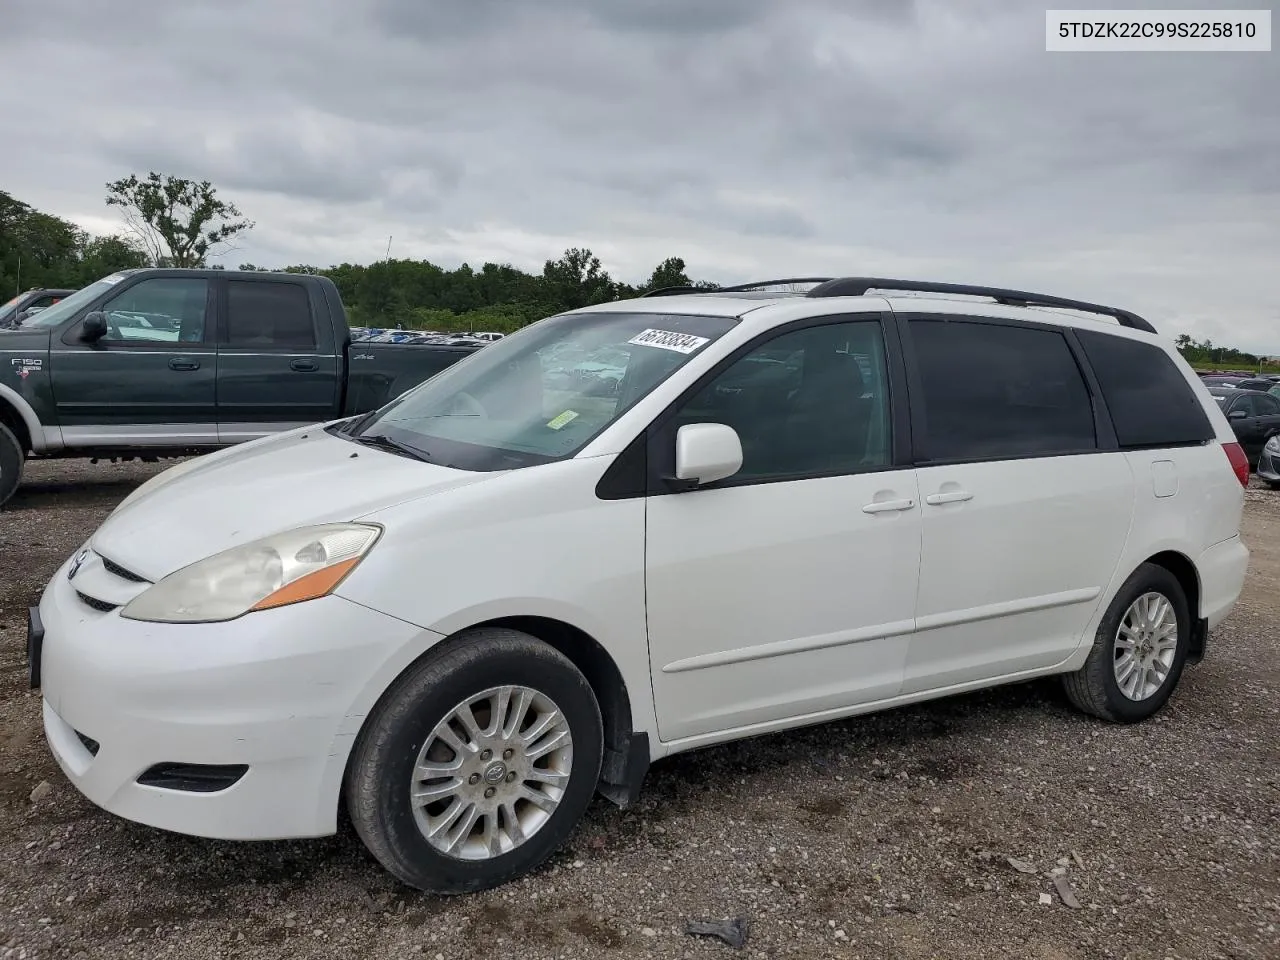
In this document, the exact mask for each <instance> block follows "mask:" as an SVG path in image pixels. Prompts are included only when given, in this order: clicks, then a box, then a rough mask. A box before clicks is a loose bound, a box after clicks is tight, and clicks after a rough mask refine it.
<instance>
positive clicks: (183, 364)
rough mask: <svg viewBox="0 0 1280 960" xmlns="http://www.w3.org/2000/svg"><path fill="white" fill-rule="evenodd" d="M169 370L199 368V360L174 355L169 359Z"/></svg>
mask: <svg viewBox="0 0 1280 960" xmlns="http://www.w3.org/2000/svg"><path fill="white" fill-rule="evenodd" d="M169 369H170V370H199V369H200V361H199V360H192V359H191V358H190V357H174V358H173V359H172V360H170V361H169Z"/></svg>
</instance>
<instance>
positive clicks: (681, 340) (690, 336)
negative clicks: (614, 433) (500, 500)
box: [348, 313, 736, 471]
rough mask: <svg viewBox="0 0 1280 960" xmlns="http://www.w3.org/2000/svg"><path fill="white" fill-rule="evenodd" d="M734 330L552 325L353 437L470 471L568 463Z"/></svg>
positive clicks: (640, 321) (466, 367) (687, 324)
mask: <svg viewBox="0 0 1280 960" xmlns="http://www.w3.org/2000/svg"><path fill="white" fill-rule="evenodd" d="M735 322H736V321H735V319H734V318H732V317H708V316H678V315H672V314H661V313H584V314H562V315H560V316H556V317H550V318H548V319H546V320H542V321H540V322H538V323H536V324H533V325H532V326H529V327H525V328H524V329H522V330H519V331H517V332H516V333H513V334H511V335H509V336H506V337H503V338H502V339H501V340H498V341H496V342H494V343H491V344H490V345H489V346H487V347H485V348H484V349H483V350H479V351H477V352H476V353H474V354H472V355H471V356H470V357H468V358H466V359H465V360H462V361H459V362H458V363H456V364H453V365H452V366H450V367H447V368H446V369H445V370H444V371H442V372H441V373H439V374H437V375H436V376H434V377H432V378H431V379H430V380H428V381H426V382H425V383H423V384H421V385H420V386H418V387H416V388H415V389H413V390H410V391H409V392H407V393H405V394H402V395H401V396H400V397H398V398H397V399H395V400H393V401H392V402H391V403H390V404H388V405H387V406H385V407H383V408H382V409H380V410H378V411H376V412H374V413H372V414H370V415H368V416H367V417H365V418H363V419H362V420H360V421H356V423H355V424H354V425H353V429H352V430H351V431H350V433H349V434H348V435H349V436H350V437H351V438H352V439H354V440H356V441H357V442H366V443H370V444H379V443H380V444H381V445H385V446H389V447H390V446H394V447H395V448H397V449H399V450H400V451H401V452H404V453H406V454H408V455H410V456H417V457H419V458H420V459H423V460H427V461H429V462H431V463H440V464H443V465H447V466H452V467H457V468H459V469H462V470H486V471H487V470H508V469H512V468H515V467H526V466H532V465H535V464H539V463H549V462H551V461H553V460H561V459H564V458H567V457H571V456H573V455H574V454H575V453H577V452H578V451H579V450H580V449H582V448H583V447H584V446H586V444H587V443H588V442H589V441H590V440H591V439H593V438H594V437H595V436H596V435H597V434H599V433H600V432H601V431H602V430H604V428H605V427H607V426H608V425H609V424H610V423H612V422H613V421H614V420H615V419H617V418H618V417H619V416H620V415H621V414H622V413H623V412H624V411H625V410H627V409H628V408H629V407H631V406H632V405H633V404H635V403H636V402H638V401H639V400H640V399H642V398H643V397H645V396H646V395H647V394H648V393H649V392H650V391H651V390H652V389H653V388H654V387H656V386H657V385H658V384H659V383H661V382H662V381H663V380H665V379H666V378H667V377H669V376H670V375H671V374H672V373H674V372H675V371H676V370H678V369H679V368H680V367H682V366H683V365H684V364H686V363H688V362H689V360H691V359H692V358H693V357H696V356H697V355H698V354H700V353H701V352H702V351H704V350H705V349H706V348H707V345H708V344H709V343H711V342H712V341H714V340H716V339H717V338H719V337H721V336H723V335H724V333H725V332H726V331H728V330H730V329H732V327H733V325H734V323H735Z"/></svg>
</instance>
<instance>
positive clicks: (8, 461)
mask: <svg viewBox="0 0 1280 960" xmlns="http://www.w3.org/2000/svg"><path fill="white" fill-rule="evenodd" d="M26 453H27V452H26V451H25V450H23V449H22V444H21V443H19V442H18V438H17V437H15V436H14V435H13V431H12V430H10V429H9V428H8V427H6V426H5V425H4V424H3V423H0V506H4V504H5V503H6V502H7V501H8V500H9V498H10V497H12V496H13V492H14V491H15V490H17V489H18V483H19V482H20V481H21V480H22V466H23V463H24V462H25V461H26Z"/></svg>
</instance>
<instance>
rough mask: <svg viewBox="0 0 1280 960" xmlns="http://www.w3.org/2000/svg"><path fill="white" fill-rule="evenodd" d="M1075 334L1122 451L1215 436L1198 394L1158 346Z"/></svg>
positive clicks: (1087, 333) (1106, 335)
mask: <svg viewBox="0 0 1280 960" xmlns="http://www.w3.org/2000/svg"><path fill="white" fill-rule="evenodd" d="M1076 336H1077V337H1079V339H1080V344H1081V346H1083V347H1084V352H1085V355H1086V356H1087V357H1088V358H1089V365H1090V366H1092V367H1093V372H1094V376H1096V377H1097V378H1098V385H1099V386H1100V387H1101V388H1102V396H1103V399H1104V400H1105V401H1106V404H1107V409H1108V410H1109V411H1110V413H1111V422H1112V425H1113V426H1114V427H1115V431H1116V439H1117V440H1118V441H1119V443H1120V446H1121V448H1122V449H1139V448H1143V447H1171V446H1181V445H1185V444H1195V443H1205V442H1207V441H1209V440H1212V439H1213V438H1214V430H1213V425H1212V424H1211V423H1210V422H1209V418H1208V416H1206V415H1205V412H1204V408H1203V407H1202V406H1201V405H1200V398H1199V397H1197V396H1196V394H1195V392H1194V391H1193V390H1192V389H1191V385H1190V384H1189V383H1188V382H1187V379H1186V377H1184V376H1183V375H1182V371H1181V370H1179V369H1178V367H1177V365H1176V364H1174V362H1173V360H1172V359H1171V358H1170V357H1169V355H1168V354H1167V353H1165V352H1164V350H1162V349H1161V348H1160V347H1157V346H1155V345H1154V344H1150V343H1143V342H1142V341H1141V340H1130V339H1129V338H1127V337H1117V336H1113V335H1111V334H1109V333H1098V332H1096V331H1092V330H1077V331H1076Z"/></svg>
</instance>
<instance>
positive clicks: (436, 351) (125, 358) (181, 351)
mask: <svg viewBox="0 0 1280 960" xmlns="http://www.w3.org/2000/svg"><path fill="white" fill-rule="evenodd" d="M475 349H477V348H476V347H468V346H451V345H435V344H392V343H370V342H360V341H357V342H354V343H353V342H352V341H351V334H350V329H349V328H348V326H347V317H346V311H345V310H344V309H343V306H342V300H341V298H340V297H339V296H338V290H337V288H336V287H335V286H334V284H333V282H332V281H331V280H329V279H328V278H327V277H320V276H311V275H305V274H287V273H285V274H281V273H248V272H238V271H230V270H170V269H143V270H126V271H123V272H121V273H113V274H111V275H110V276H107V277H103V278H102V279H101V280H99V281H97V282H96V283H92V284H90V285H89V286H87V287H85V288H84V289H82V290H78V291H76V292H75V293H73V294H71V295H70V296H68V297H66V298H65V299H64V300H62V301H61V302H59V303H57V304H55V305H53V306H51V307H48V308H47V309H45V310H42V311H40V312H38V313H36V314H33V315H32V316H31V317H29V318H28V319H27V320H26V321H25V322H24V323H23V324H22V326H21V327H20V328H19V329H17V330H4V331H0V504H3V503H4V502H5V501H6V500H8V499H9V497H10V496H12V495H13V491H14V490H15V489H16V488H17V486H18V481H19V479H20V478H21V475H22V468H23V464H24V462H25V460H26V458H27V456H28V455H35V456H41V457H121V456H139V457H161V456H182V455H186V454H191V453H201V452H205V451H208V450H210V449H214V448H216V447H225V446H229V445H231V444H235V443H240V442H242V441H245V440H251V439H254V438H255V437H260V436H262V435H264V434H267V433H272V432H275V431H279V430H287V429H290V428H292V427H296V426H301V425H304V424H308V423H316V422H320V421H324V420H333V419H337V418H339V417H342V416H346V415H354V414H358V413H363V412H365V411H367V410H372V409H374V408H375V407H379V406H382V405H383V404H385V403H386V402H387V401H388V400H390V399H392V398H394V397H396V396H398V395H399V394H401V393H403V392H404V391H405V390H407V389H409V388H410V387H413V386H416V385H417V384H419V383H421V382H422V381H423V380H426V379H427V378H428V377H431V376H433V375H434V374H436V373H438V372H439V371H441V370H443V369H444V368H445V367H447V366H449V365H450V364H452V363H454V362H455V361H457V360H460V359H462V358H463V357H465V356H467V355H468V354H470V353H472V352H474V351H475Z"/></svg>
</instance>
